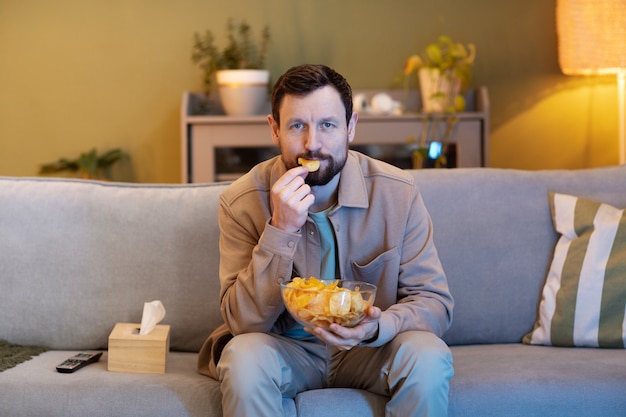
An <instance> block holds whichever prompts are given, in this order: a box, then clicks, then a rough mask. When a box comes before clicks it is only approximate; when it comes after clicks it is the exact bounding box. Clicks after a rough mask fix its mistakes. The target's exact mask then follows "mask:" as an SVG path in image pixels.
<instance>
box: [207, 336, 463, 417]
mask: <svg viewBox="0 0 626 417" xmlns="http://www.w3.org/2000/svg"><path fill="white" fill-rule="evenodd" d="M217 371H218V374H219V380H220V382H221V390H222V395H223V399H222V408H223V412H224V416H225V417H250V416H255V417H263V416H267V417H277V416H282V415H283V410H282V399H283V397H287V398H293V397H295V396H296V395H297V394H298V393H299V392H302V391H305V390H310V389H318V388H326V387H344V388H345V387H352V388H361V389H364V390H367V391H370V392H373V393H375V394H380V395H386V396H389V397H391V399H390V401H389V402H388V403H387V407H386V412H385V415H386V416H388V417H417V416H433V417H434V416H442V417H443V416H447V412H448V390H449V388H448V387H449V381H450V379H451V378H452V375H453V373H454V371H453V368H452V355H451V353H450V350H449V349H448V347H447V346H446V344H445V343H444V342H443V341H442V340H441V339H439V338H438V337H436V336H435V335H433V334H432V333H428V332H419V331H411V332H405V333H400V334H399V335H397V336H396V338H395V339H393V340H392V341H390V342H389V343H387V344H386V345H384V346H381V347H378V348H370V347H355V348H353V349H352V350H350V351H339V350H337V349H335V348H328V349H327V348H326V347H325V346H324V345H323V344H321V343H315V342H306V341H299V340H295V339H290V338H286V337H282V336H278V335H274V334H264V333H248V334H242V335H239V336H236V337H234V338H233V339H232V340H231V341H230V342H229V343H228V344H227V345H226V347H225V349H224V351H223V352H222V357H221V359H220V361H219V363H218V366H217Z"/></svg>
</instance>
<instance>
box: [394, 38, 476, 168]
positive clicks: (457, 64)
mask: <svg viewBox="0 0 626 417" xmlns="http://www.w3.org/2000/svg"><path fill="white" fill-rule="evenodd" d="M475 56H476V48H475V46H474V44H471V43H470V44H468V45H467V47H466V46H465V45H463V44H462V43H459V42H453V41H452V39H451V38H450V37H449V36H444V35H442V36H440V37H439V38H438V39H437V42H434V43H431V44H429V45H428V46H426V49H424V51H423V52H422V53H421V55H411V56H410V57H409V58H408V59H407V60H406V63H405V65H404V70H403V74H402V76H403V80H404V89H405V92H406V93H408V87H409V82H410V79H411V77H412V75H416V76H417V78H418V80H419V86H420V95H421V99H422V112H423V114H421V115H420V119H421V120H422V131H421V132H420V134H419V135H418V136H413V137H410V138H408V139H407V142H408V143H409V144H411V145H412V148H413V167H414V168H421V167H422V166H424V165H425V162H426V161H428V160H429V159H430V160H431V161H433V164H434V166H435V167H447V166H448V160H447V154H448V151H449V148H450V143H449V139H450V136H451V135H452V133H453V131H454V127H455V125H456V123H457V117H456V112H459V111H463V110H465V105H466V103H465V97H464V95H463V93H464V92H465V90H467V88H468V87H469V84H470V81H471V79H472V66H473V64H474V58H475ZM435 150H438V151H435Z"/></svg>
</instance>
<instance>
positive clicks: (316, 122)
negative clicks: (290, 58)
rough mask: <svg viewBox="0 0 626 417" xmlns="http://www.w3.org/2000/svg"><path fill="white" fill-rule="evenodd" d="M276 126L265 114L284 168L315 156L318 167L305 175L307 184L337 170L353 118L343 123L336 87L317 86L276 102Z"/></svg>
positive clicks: (329, 176) (345, 151) (322, 180)
mask: <svg viewBox="0 0 626 417" xmlns="http://www.w3.org/2000/svg"><path fill="white" fill-rule="evenodd" d="M279 112H280V120H281V122H280V127H279V126H278V125H277V124H276V122H275V121H274V120H273V118H272V117H271V116H269V121H270V125H271V127H272V140H273V141H274V143H275V144H277V145H278V146H279V148H280V154H281V157H282V160H283V162H284V163H285V165H286V166H287V169H290V168H294V167H296V166H297V165H298V158H305V159H317V160H319V161H320V168H319V170H318V171H316V172H311V173H309V174H308V175H307V177H306V182H307V183H308V184H309V185H324V184H327V183H328V182H329V181H330V180H331V179H333V178H334V177H335V175H337V173H339V172H340V171H341V170H342V169H343V167H344V165H345V163H346V158H347V155H348V145H349V143H350V142H352V140H353V139H354V130H355V125H356V120H357V115H356V113H353V114H352V117H351V118H350V123H349V124H346V110H345V108H344V106H343V103H342V101H341V98H340V96H339V93H338V92H337V90H335V89H334V88H333V87H332V86H325V87H322V88H319V89H317V90H315V91H313V92H311V93H309V94H308V95H306V96H302V97H300V96H294V95H286V96H285V97H284V98H283V101H282V103H281V105H280V109H279Z"/></svg>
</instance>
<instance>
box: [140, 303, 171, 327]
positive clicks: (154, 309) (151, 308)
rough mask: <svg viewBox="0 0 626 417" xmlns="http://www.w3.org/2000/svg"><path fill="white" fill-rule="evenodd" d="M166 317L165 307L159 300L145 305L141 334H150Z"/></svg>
mask: <svg viewBox="0 0 626 417" xmlns="http://www.w3.org/2000/svg"><path fill="white" fill-rule="evenodd" d="M164 317H165V307H163V303H162V302H161V301H159V300H154V301H151V302H149V303H143V314H142V316H141V326H140V327H139V334H140V335H146V334H150V332H151V331H152V330H154V327H155V326H156V325H157V324H159V322H160V321H161V320H163V318H164Z"/></svg>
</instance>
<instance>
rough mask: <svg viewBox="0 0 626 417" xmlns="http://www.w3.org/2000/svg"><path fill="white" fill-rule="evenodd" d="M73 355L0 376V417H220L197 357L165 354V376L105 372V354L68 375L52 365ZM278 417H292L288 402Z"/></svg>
mask: <svg viewBox="0 0 626 417" xmlns="http://www.w3.org/2000/svg"><path fill="white" fill-rule="evenodd" d="M76 353H77V352H76V351H60V350H55V351H48V352H45V353H42V354H41V355H39V356H37V357H35V358H33V359H31V360H29V361H27V362H24V363H22V364H20V365H18V366H16V367H14V368H11V369H8V370H6V371H4V372H0V415H2V416H5V415H6V416H13V417H21V416H24V417H83V416H92V417H110V416H133V417H141V416H145V417H155V416H168V417H179V416H180V417H183V416H184V417H221V416H222V404H221V401H222V394H221V392H220V386H219V383H218V382H217V381H215V380H213V379H211V378H207V377H205V376H203V375H200V374H199V373H198V371H197V370H196V362H197V360H198V354H197V353H191V352H170V353H169V355H168V360H167V369H166V371H165V374H141V373H122V372H109V371H107V360H108V354H107V352H104V354H103V355H102V358H100V361H99V362H97V363H95V364H91V365H89V366H87V367H85V368H83V369H80V370H78V371H76V372H74V373H71V374H60V373H58V372H57V371H56V370H55V367H56V365H58V364H59V363H61V362H62V361H63V360H65V359H67V358H68V357H70V356H72V355H74V354H76ZM283 408H284V409H285V414H284V416H283V417H295V416H296V408H295V403H294V401H293V400H292V399H285V400H284V401H283Z"/></svg>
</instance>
